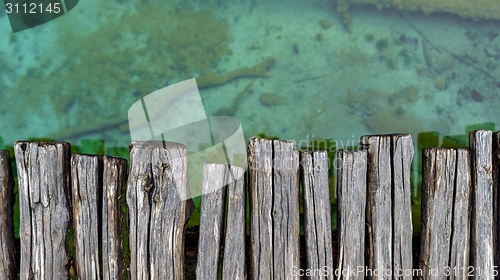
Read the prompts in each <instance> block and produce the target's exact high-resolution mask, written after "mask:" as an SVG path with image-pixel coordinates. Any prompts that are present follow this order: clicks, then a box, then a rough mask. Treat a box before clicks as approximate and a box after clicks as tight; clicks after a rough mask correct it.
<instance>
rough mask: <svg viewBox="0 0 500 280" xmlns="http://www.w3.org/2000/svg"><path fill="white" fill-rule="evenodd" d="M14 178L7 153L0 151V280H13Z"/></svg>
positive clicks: (15, 272) (14, 275) (14, 261)
mask: <svg viewBox="0 0 500 280" xmlns="http://www.w3.org/2000/svg"><path fill="white" fill-rule="evenodd" d="M14 202H15V198H14V178H13V176H12V169H11V165H10V156H9V152H8V151H3V150H1V151H0V259H1V260H2V261H0V279H15V278H16V277H17V271H16V258H15V256H16V250H15V248H14V224H13V219H14Z"/></svg>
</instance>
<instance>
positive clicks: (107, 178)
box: [102, 156, 127, 280]
mask: <svg viewBox="0 0 500 280" xmlns="http://www.w3.org/2000/svg"><path fill="white" fill-rule="evenodd" d="M102 177H103V180H102V181H103V184H102V194H103V200H102V279H104V280H114V279H123V269H124V266H123V245H122V244H123V243H122V242H123V241H122V240H121V231H122V226H126V218H124V217H123V214H122V212H121V208H120V197H121V195H122V187H123V185H124V184H125V183H126V180H127V160H126V159H123V158H118V157H110V156H104V157H103V176H102ZM123 223H125V224H123Z"/></svg>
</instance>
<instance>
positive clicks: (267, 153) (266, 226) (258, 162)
mask: <svg viewBox="0 0 500 280" xmlns="http://www.w3.org/2000/svg"><path fill="white" fill-rule="evenodd" d="M272 160H273V142H272V141H271V140H268V139H263V138H253V139H250V140H249V144H248V171H249V178H248V180H249V195H250V203H251V208H250V239H251V240H250V250H251V253H250V273H251V278H252V279H261V280H267V279H273V271H274V261H273V220H272V216H271V211H272V205H273V185H272V184H273V166H272Z"/></svg>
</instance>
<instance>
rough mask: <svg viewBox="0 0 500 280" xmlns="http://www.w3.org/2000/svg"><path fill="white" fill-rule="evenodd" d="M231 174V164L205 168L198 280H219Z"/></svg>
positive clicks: (210, 165) (209, 165)
mask: <svg viewBox="0 0 500 280" xmlns="http://www.w3.org/2000/svg"><path fill="white" fill-rule="evenodd" d="M228 171H229V169H228V165H226V164H217V163H206V164H205V166H204V169H203V181H202V192H203V195H202V197H201V209H200V240H199V242H198V264H197V266H196V278H197V279H218V278H217V275H218V268H219V250H220V247H221V237H222V233H223V232H224V229H223V226H224V206H225V195H226V184H227V180H228Z"/></svg>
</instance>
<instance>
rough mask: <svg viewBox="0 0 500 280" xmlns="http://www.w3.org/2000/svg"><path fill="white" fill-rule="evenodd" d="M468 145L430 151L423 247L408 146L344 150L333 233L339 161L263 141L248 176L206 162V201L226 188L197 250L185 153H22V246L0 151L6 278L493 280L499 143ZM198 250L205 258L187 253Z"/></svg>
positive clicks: (211, 205) (251, 149)
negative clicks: (416, 232)
mask: <svg viewBox="0 0 500 280" xmlns="http://www.w3.org/2000/svg"><path fill="white" fill-rule="evenodd" d="M469 142H470V147H469V148H468V149H467V148H430V149H425V150H424V151H423V155H422V156H423V165H422V172H423V178H422V180H423V181H422V182H423V198H422V200H423V201H422V210H421V213H422V227H421V228H422V232H421V238H420V241H419V242H417V244H419V245H420V246H416V247H415V246H412V244H413V243H412V242H413V239H414V236H413V229H412V213H411V190H410V183H411V181H410V170H411V163H412V158H413V156H414V146H413V143H412V138H411V136H410V135H406V134H394V135H376V136H364V137H362V138H361V145H362V146H361V149H359V150H339V151H338V152H337V160H336V162H335V165H334V166H335V169H336V172H337V194H338V200H337V201H338V211H337V213H338V218H337V221H338V230H337V231H336V232H333V233H332V226H331V221H332V217H331V213H332V212H331V204H330V197H329V196H330V192H329V188H330V186H329V180H328V172H329V166H330V163H329V159H328V156H327V152H326V151H303V152H299V151H297V150H294V144H293V143H292V142H287V141H278V140H274V141H273V140H268V139H263V138H254V139H251V140H250V141H249V146H248V165H249V166H248V170H247V171H246V170H245V169H244V168H242V167H237V166H231V167H228V166H226V165H222V164H215V163H209V164H205V167H204V175H203V186H202V188H203V190H204V191H208V190H211V187H212V186H222V185H225V186H224V187H222V188H219V189H216V190H214V191H211V192H208V193H207V194H205V195H203V196H202V200H201V217H200V226H199V234H198V235H196V239H197V240H194V241H193V239H194V238H193V237H192V236H190V235H186V234H185V233H186V231H185V225H186V222H187V219H188V218H189V217H190V215H191V213H192V207H193V205H192V201H191V200H181V199H180V197H182V195H185V193H182V192H187V191H188V189H187V151H186V148H185V147H184V146H183V145H180V144H175V143H161V142H133V143H132V144H131V145H130V167H129V171H128V172H127V161H126V160H124V159H121V158H116V157H109V156H96V155H85V154H71V153H70V145H69V144H68V143H44V142H28V141H20V142H16V144H15V147H14V152H15V160H16V169H17V178H18V186H19V187H18V191H19V207H20V229H19V234H20V246H16V242H15V238H14V229H13V203H14V179H13V178H14V177H13V174H12V171H11V164H10V162H11V161H10V157H9V154H8V152H6V151H1V152H0V188H1V192H0V199H1V201H0V229H1V230H0V255H1V261H0V279H15V278H18V277H19V278H20V279H67V278H69V277H77V278H78V279H101V278H102V279H123V278H128V279H184V278H195V277H196V278H197V279H220V278H222V279H246V278H248V279H298V278H302V277H303V276H304V277H305V276H309V277H310V278H311V279H334V278H335V279H340V278H342V279H364V278H374V279H375V278H376V279H391V278H397V279H412V278H420V279H444V278H450V279H466V278H468V277H469V276H474V278H476V279H494V277H495V276H496V273H497V267H496V266H495V264H498V260H499V254H498V252H499V250H498V248H497V247H498V246H497V227H498V222H497V218H498V206H497V205H498V203H497V201H498V191H497V189H498V181H499V180H498V178H499V176H500V169H499V162H500V133H492V132H491V131H486V130H479V131H472V132H471V133H470V138H469ZM245 172H246V173H245ZM127 174H128V178H127ZM244 174H246V175H247V176H246V177H245V176H244ZM247 179H248V180H247ZM301 196H302V198H301ZM125 198H126V201H125ZM300 199H303V211H300V206H301V204H300V203H299V201H300ZM125 204H126V207H125V206H124V205H125ZM248 211H249V215H250V222H249V224H248V225H247V224H246V217H247V214H248ZM301 212H302V213H301ZM124 213H126V215H124ZM301 220H302V221H303V223H301V222H300V221H301ZM301 226H302V232H303V234H301ZM247 232H249V234H247ZM186 239H187V240H188V241H186ZM417 239H418V236H417ZM417 241H418V240H417ZM192 242H198V246H197V248H196V249H195V250H196V251H197V253H196V254H195V255H197V257H196V256H194V257H193V256H191V255H189V256H188V255H187V254H186V252H185V249H184V246H185V245H186V246H187V247H193V246H192V244H191V243H192ZM413 247H415V248H413ZM16 250H17V251H18V253H17V254H16ZM70 252H71V256H70ZM16 255H17V257H16ZM193 258H194V259H195V260H196V270H195V274H196V275H192V274H191V273H189V274H191V275H187V273H186V272H189V269H187V267H188V266H189V262H187V261H186V260H187V259H193Z"/></svg>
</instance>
